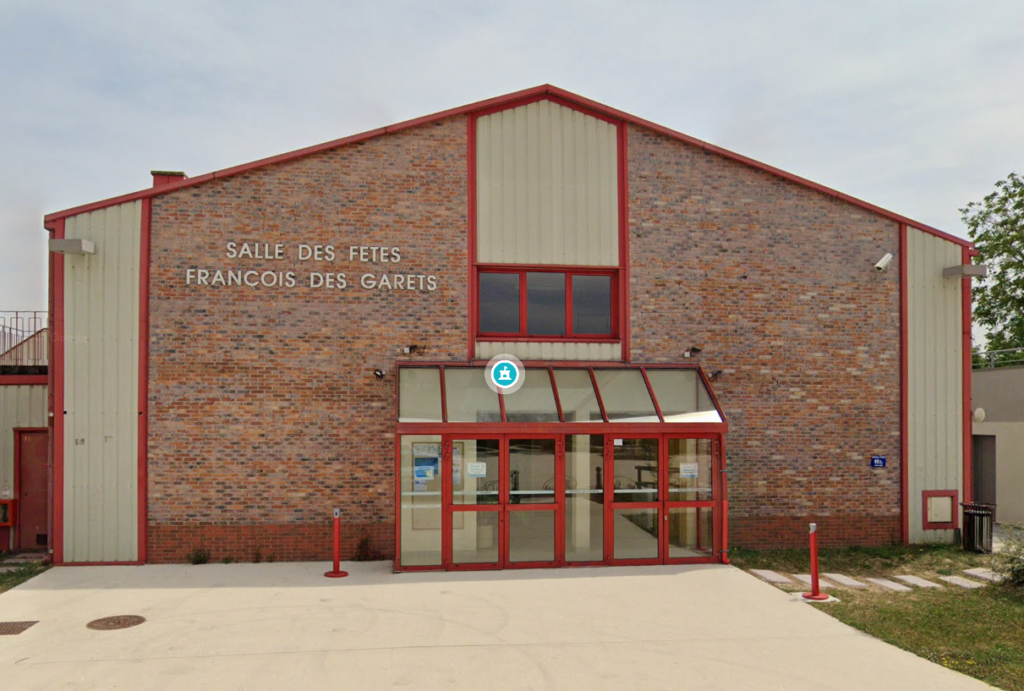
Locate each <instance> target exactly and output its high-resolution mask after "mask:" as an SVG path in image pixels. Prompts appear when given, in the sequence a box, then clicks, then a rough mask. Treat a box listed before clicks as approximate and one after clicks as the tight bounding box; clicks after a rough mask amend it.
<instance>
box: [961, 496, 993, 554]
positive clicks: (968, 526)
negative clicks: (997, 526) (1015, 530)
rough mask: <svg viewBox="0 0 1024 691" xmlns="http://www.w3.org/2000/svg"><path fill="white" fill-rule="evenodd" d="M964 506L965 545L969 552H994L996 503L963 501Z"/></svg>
mask: <svg viewBox="0 0 1024 691" xmlns="http://www.w3.org/2000/svg"><path fill="white" fill-rule="evenodd" d="M960 506H962V507H964V531H963V547H964V549H965V550H967V551H968V552H984V553H986V554H991V553H992V520H993V517H994V516H995V508H996V505H995V504H982V503H981V502H967V501H965V502H961V503H960Z"/></svg>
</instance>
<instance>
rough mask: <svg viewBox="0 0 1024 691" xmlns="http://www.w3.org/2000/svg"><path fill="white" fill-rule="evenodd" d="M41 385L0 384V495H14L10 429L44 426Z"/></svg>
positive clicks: (44, 396)
mask: <svg viewBox="0 0 1024 691" xmlns="http://www.w3.org/2000/svg"><path fill="white" fill-rule="evenodd" d="M46 423H47V420H46V387H45V386H0V499H15V498H16V497H15V496H14V430H15V429H16V428H19V427H46Z"/></svg>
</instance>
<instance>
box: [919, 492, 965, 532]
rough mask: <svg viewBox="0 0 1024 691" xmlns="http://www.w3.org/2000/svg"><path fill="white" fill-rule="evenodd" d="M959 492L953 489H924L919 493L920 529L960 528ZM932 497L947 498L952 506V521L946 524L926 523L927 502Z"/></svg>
mask: <svg viewBox="0 0 1024 691" xmlns="http://www.w3.org/2000/svg"><path fill="white" fill-rule="evenodd" d="M959 496H960V492H959V491H958V490H955V489H926V490H923V491H922V492H921V527H922V528H923V529H924V530H956V529H957V528H959V527H960V505H959V503H958V501H959V500H958V497H959ZM932 497H949V498H950V503H951V504H952V511H951V512H950V513H951V514H952V517H953V520H952V521H950V522H948V523H929V522H928V500H929V499H930V498H932Z"/></svg>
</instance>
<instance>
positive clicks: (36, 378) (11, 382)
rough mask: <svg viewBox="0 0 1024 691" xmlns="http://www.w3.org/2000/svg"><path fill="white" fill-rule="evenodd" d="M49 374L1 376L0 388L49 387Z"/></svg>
mask: <svg viewBox="0 0 1024 691" xmlns="http://www.w3.org/2000/svg"><path fill="white" fill-rule="evenodd" d="M49 383H50V375H49V374H0V386H47V385H49Z"/></svg>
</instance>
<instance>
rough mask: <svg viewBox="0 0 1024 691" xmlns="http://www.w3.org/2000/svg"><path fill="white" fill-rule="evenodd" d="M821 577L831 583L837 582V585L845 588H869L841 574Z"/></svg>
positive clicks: (829, 574) (828, 574) (824, 574)
mask: <svg viewBox="0 0 1024 691" xmlns="http://www.w3.org/2000/svg"><path fill="white" fill-rule="evenodd" d="M821 575H822V576H825V577H827V578H828V579H829V580H831V581H835V583H836V585H839V586H841V587H843V588H867V586H866V585H864V584H863V583H861V582H860V581H856V580H854V579H852V578H850V577H849V576H844V575H843V574H841V573H823V574H821Z"/></svg>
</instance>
